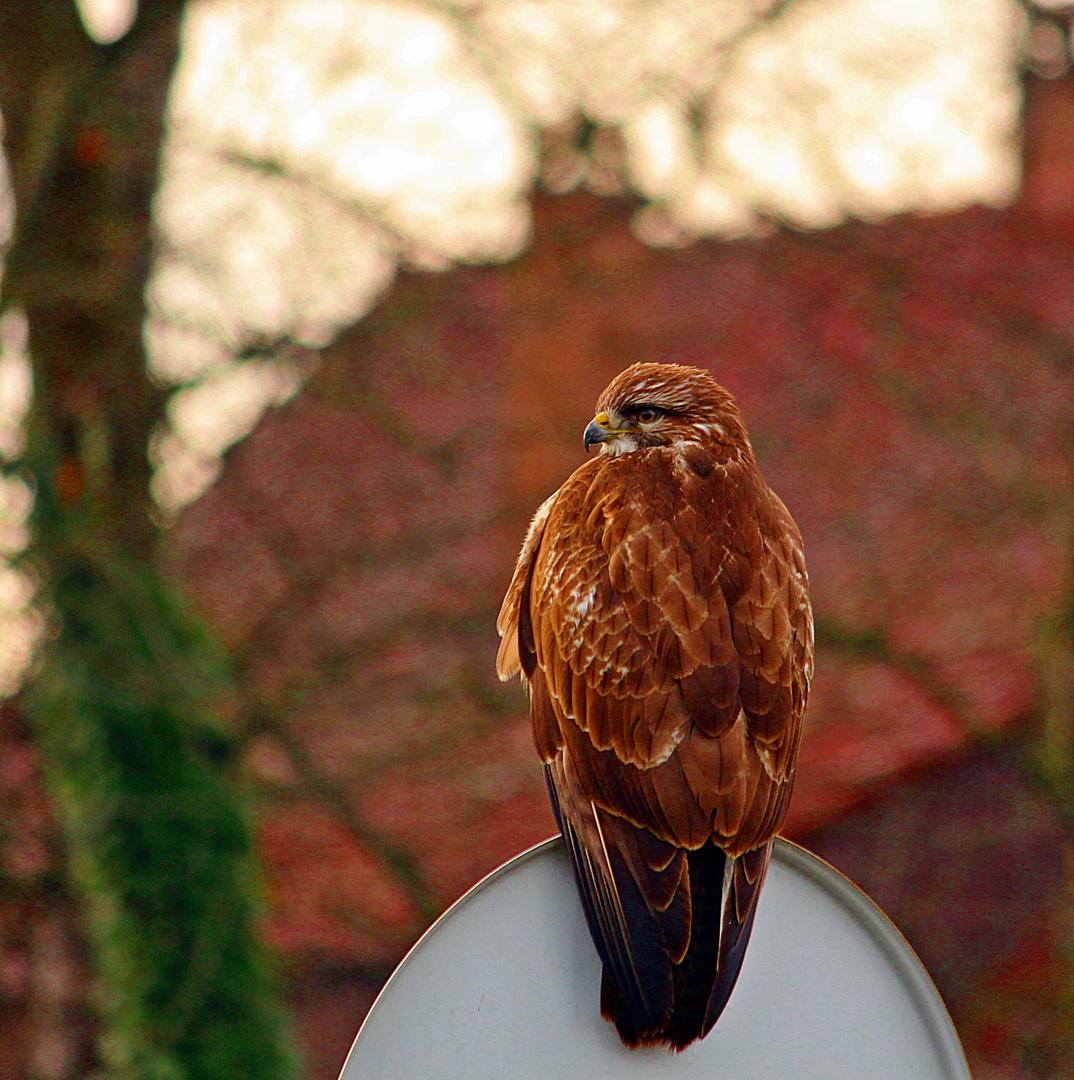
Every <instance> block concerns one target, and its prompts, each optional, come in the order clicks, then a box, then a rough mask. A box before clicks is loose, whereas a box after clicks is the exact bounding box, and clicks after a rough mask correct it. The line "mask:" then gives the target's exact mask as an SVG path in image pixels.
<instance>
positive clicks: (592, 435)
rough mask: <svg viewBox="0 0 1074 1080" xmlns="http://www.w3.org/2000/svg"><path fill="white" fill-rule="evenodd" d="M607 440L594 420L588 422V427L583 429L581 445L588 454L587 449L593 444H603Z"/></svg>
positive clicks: (604, 433)
mask: <svg viewBox="0 0 1074 1080" xmlns="http://www.w3.org/2000/svg"><path fill="white" fill-rule="evenodd" d="M607 438H608V433H607V432H606V431H605V430H604V428H602V427H601V426H600V425H599V424H598V423H597V422H596V421H595V420H592V421H590V423H589V426H588V427H587V428H586V429H585V434H584V435H583V436H582V445H583V446H584V447H585V452H586V453H587V454H588V453H589V448H590V447H591V446H592V445H593V444H594V443H602V442H605V441H606V440H607Z"/></svg>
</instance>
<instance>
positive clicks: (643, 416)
mask: <svg viewBox="0 0 1074 1080" xmlns="http://www.w3.org/2000/svg"><path fill="white" fill-rule="evenodd" d="M659 415H660V413H658V412H657V411H656V409H651V408H648V407H646V408H644V409H639V410H638V419H639V420H640V421H641V422H642V423H643V424H651V423H652V422H653V421H654V420H655V419H656V418H657V417H658V416H659Z"/></svg>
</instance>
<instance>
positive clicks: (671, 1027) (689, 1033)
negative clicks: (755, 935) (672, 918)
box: [664, 841, 772, 1050]
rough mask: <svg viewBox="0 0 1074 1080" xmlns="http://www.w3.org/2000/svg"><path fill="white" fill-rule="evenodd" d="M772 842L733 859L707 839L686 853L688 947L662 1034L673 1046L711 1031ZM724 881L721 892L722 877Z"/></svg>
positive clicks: (732, 978)
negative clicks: (689, 906)
mask: <svg viewBox="0 0 1074 1080" xmlns="http://www.w3.org/2000/svg"><path fill="white" fill-rule="evenodd" d="M771 851H772V842H771V841H769V842H768V843H767V844H765V845H764V847H760V848H756V849H755V850H753V851H748V852H746V853H745V854H744V855H741V856H739V857H738V858H737V859H734V860H733V861H732V862H731V865H730V867H728V858H727V856H726V855H724V853H723V852H722V851H721V850H720V849H719V848H718V847H716V846H715V845H714V844H712V843H711V842H709V843H707V844H706V845H705V846H704V847H703V848H700V849H699V850H698V851H692V852H690V854H689V856H688V858H689V863H690V894H691V898H692V900H693V905H694V910H693V918H692V920H691V928H690V933H691V937H690V949H689V951H688V952H687V954H686V957H685V959H684V960H683V962H682V964H681V965H680V966H679V967H678V969H677V970H676V971H675V1009H674V1011H673V1012H672V1014H671V1019H670V1020H669V1021H668V1024H667V1027H666V1028H665V1030H664V1036H665V1038H666V1040H667V1042H668V1043H670V1045H671V1046H673V1047H674V1048H675V1049H676V1050H682V1049H684V1048H685V1047H687V1046H689V1044H690V1043H692V1042H693V1041H694V1040H695V1039H700V1038H703V1037H704V1036H705V1035H707V1034H708V1033H709V1031H711V1030H712V1026H713V1025H714V1024H715V1023H716V1021H717V1020H718V1019H719V1017H720V1014H721V1013H722V1012H723V1010H724V1006H725V1005H726V1004H727V1002H728V999H729V998H730V997H731V991H732V990H734V988H735V983H736V982H737V981H738V974H739V972H740V971H741V970H742V961H743V959H744V957H745V955H746V945H747V943H748V942H749V939H750V932H751V931H752V930H753V920H754V916H755V915H756V913H757V897H758V895H759V893H760V891H761V885H762V884H763V883H764V876H765V872H766V870H767V869H768V860H769V856H770V854H771ZM725 874H726V875H727V876H728V877H729V880H728V881H727V889H726V897H725V896H724V891H725V889H724V877H725Z"/></svg>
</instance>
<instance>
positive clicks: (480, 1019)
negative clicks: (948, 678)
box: [340, 837, 970, 1080]
mask: <svg viewBox="0 0 1074 1080" xmlns="http://www.w3.org/2000/svg"><path fill="white" fill-rule="evenodd" d="M599 999H600V961H599V960H598V958H597V954H596V951H595V950H594V948H593V945H592V942H591V941H590V938H589V931H588V930H587V928H586V924H585V918H584V917H583V915H582V905H581V903H580V902H579V899H578V894H577V892H576V890H575V885H574V879H573V877H572V876H571V868H570V864H569V862H568V860H567V855H566V852H565V850H564V848H563V845H562V841H561V840H560V839H559V838H558V837H557V838H555V839H553V840H547V841H545V843H543V844H539V845H538V846H537V847H534V848H531V849H530V850H529V851H527V852H525V853H524V854H522V855H519V856H518V857H517V858H515V859H512V860H511V861H510V862H509V863H506V864H505V865H504V866H501V867H500V869H499V870H496V871H494V872H493V873H492V874H490V875H489V876H488V877H487V878H485V879H484V880H483V881H481V882H480V883H479V884H477V885H475V886H474V887H473V888H472V889H471V890H470V891H469V892H468V893H467V894H466V895H465V896H464V897H463V898H462V899H461V900H459V901H458V902H457V903H456V904H455V905H454V906H452V907H451V908H450V909H449V910H448V911H447V912H446V914H444V915H443V916H442V917H441V918H440V919H439V920H438V921H437V922H436V923H435V924H434V925H433V926H432V927H431V928H430V929H429V930H428V931H427V932H426V933H425V935H424V936H423V937H422V938H421V940H420V941H419V942H418V943H417V944H416V945H415V946H414V948H413V949H411V950H410V952H409V953H408V954H407V956H406V957H405V958H404V960H403V961H402V963H401V964H400V965H399V967H398V968H396V970H395V974H394V975H392V977H391V979H389V980H388V983H387V984H386V985H385V987H384V989H383V990H382V991H381V993H380V996H379V997H378V998H377V1000H376V1002H375V1003H374V1004H373V1008H372V1009H371V1010H370V1012H369V1015H368V1016H367V1017H366V1020H365V1023H363V1024H362V1027H361V1029H360V1030H359V1032H358V1036H357V1038H356V1039H355V1040H354V1045H353V1046H352V1047H351V1051H350V1054H349V1055H348V1056H347V1061H346V1063H345V1064H344V1066H343V1072H342V1074H341V1076H340V1080H597V1078H602V1077H609V1078H614V1080H635V1078H638V1080H640V1078H645V1080H658V1078H659V1080H664V1078H674V1080H696V1078H701V1077H705V1078H707V1080H712V1078H717V1077H718V1078H719V1080H762V1078H764V1080H970V1073H969V1069H968V1068H967V1067H966V1059H965V1057H964V1056H963V1053H962V1047H961V1045H960V1043H959V1041H958V1036H957V1035H956V1034H955V1029H954V1027H953V1026H952V1024H951V1020H950V1018H949V1017H948V1015H947V1010H946V1009H945V1008H944V1005H943V1002H942V1001H941V1000H940V996H939V994H938V993H937V992H936V988H935V987H934V986H933V985H932V981H931V980H930V979H929V977H928V974H927V973H926V972H925V969H924V968H923V967H922V966H921V962H920V961H919V960H918V959H917V957H916V956H915V955H914V952H913V950H912V949H911V948H910V946H909V945H907V943H906V941H905V940H904V938H903V937H902V935H901V934H899V932H898V931H897V930H896V929H895V927H894V926H892V924H891V923H890V922H889V921H888V920H887V918H886V917H885V916H884V915H883V913H882V912H881V911H880V909H879V908H877V907H876V905H875V904H873V902H872V901H871V900H870V899H869V898H868V897H867V896H866V895H865V894H864V893H862V892H861V891H860V890H859V889H857V888H856V887H855V886H854V885H852V884H851V883H850V882H849V881H847V880H846V878H844V877H843V876H842V875H841V874H839V873H838V871H836V870H834V869H833V868H832V867H830V866H829V865H828V864H827V863H825V862H823V861H822V860H820V859H818V858H817V857H816V856H815V855H812V854H810V853H809V852H808V851H805V850H804V849H803V848H800V847H798V846H797V845H795V844H792V843H789V842H788V841H786V840H782V839H779V840H777V841H776V846H775V850H774V852H773V858H772V864H771V867H770V869H769V871H768V879H767V881H766V882H765V886H764V889H763V891H762V893H761V897H760V900H759V906H758V910H757V921H756V923H755V925H754V928H753V934H752V936H751V938H750V944H749V948H748V950H747V952H746V959H745V962H744V963H743V965H742V973H741V975H740V976H739V980H738V983H737V985H736V987H735V991H734V993H733V994H732V995H731V1000H730V1002H729V1003H728V1005H727V1008H726V1009H725V1010H724V1013H723V1015H722V1016H721V1017H720V1019H719V1020H718V1021H717V1023H716V1026H715V1028H713V1030H712V1031H711V1033H710V1034H709V1035H708V1036H707V1037H706V1038H705V1039H703V1040H701V1041H700V1042H696V1043H694V1044H693V1045H692V1046H690V1047H688V1048H687V1049H686V1050H685V1051H684V1052H683V1053H681V1054H674V1053H672V1052H670V1051H668V1050H664V1049H645V1050H627V1049H626V1048H625V1047H624V1046H623V1045H622V1044H621V1043H620V1041H619V1038H618V1036H617V1035H616V1033H615V1028H614V1027H613V1026H612V1025H611V1024H609V1023H607V1022H606V1021H605V1020H602V1019H601V1017H600V1006H599Z"/></svg>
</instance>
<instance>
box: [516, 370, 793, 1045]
mask: <svg viewBox="0 0 1074 1080" xmlns="http://www.w3.org/2000/svg"><path fill="white" fill-rule="evenodd" d="M594 444H599V445H600V453H599V454H597V455H596V456H595V457H594V458H591V459H590V460H588V461H587V462H586V463H585V464H583V465H582V466H581V467H580V468H578V469H577V470H576V471H575V472H574V473H573V474H572V475H571V476H570V477H569V478H568V480H567V481H566V483H565V484H564V485H563V486H562V487H561V488H560V489H559V490H558V491H557V492H556V493H555V494H554V495H552V496H551V497H550V498H549V499H547V500H546V501H545V502H544V503H543V504H542V505H541V507H540V508H539V509H538V511H537V513H536V515H535V516H534V518H533V522H532V523H531V525H530V527H529V532H528V533H527V535H526V539H525V542H524V543H523V545H522V552H521V554H520V555H519V558H518V564H517V566H516V568H515V572H514V577H513V578H512V580H511V584H510V586H509V588H508V590H507V595H506V597H505V598H504V602H503V608H502V610H501V611H500V616H499V620H498V622H497V629H498V630H499V632H500V635H501V637H502V639H503V640H502V641H501V643H500V650H499V654H498V656H497V660H496V664H497V671H498V673H499V676H500V678H501V679H508V678H510V677H511V676H512V675H514V674H515V673H516V672H518V671H519V669H521V673H522V678H523V681H524V682H525V683H526V685H527V687H528V689H529V698H530V715H531V718H532V722H533V737H534V741H535V743H536V745H537V752H538V753H539V755H540V757H541V760H542V761H543V762H544V767H545V776H546V779H547V782H548V791H549V794H550V796H551V800H552V806H553V809H554V811H555V815H556V819H557V821H558V823H559V826H560V830H561V831H562V833H563V837H564V839H565V840H566V844H567V850H568V852H569V853H570V858H571V862H572V864H573V867H574V873H575V878H576V880H577V883H578V891H579V893H580V894H581V899H582V905H583V907H584V909H585V915H586V919H587V921H588V924H589V929H590V932H591V934H592V936H593V942H594V944H595V945H596V948H597V952H598V953H599V954H600V958H601V960H602V961H603V965H604V973H603V979H602V983H601V996H600V1001H601V1013H602V1015H603V1016H604V1017H605V1018H606V1019H608V1020H612V1021H614V1023H615V1026H616V1028H617V1029H618V1032H619V1035H620V1037H621V1038H622V1040H623V1042H624V1043H626V1044H627V1045H628V1046H632V1047H634V1046H651V1045H668V1046H671V1047H674V1048H675V1049H676V1050H682V1049H683V1048H684V1047H685V1046H687V1045H688V1044H689V1043H691V1042H692V1041H693V1040H694V1039H697V1038H700V1037H702V1036H704V1035H705V1034H707V1032H708V1031H709V1029H710V1028H711V1027H712V1025H713V1024H714V1023H715V1022H716V1019H717V1018H718V1017H719V1015H720V1013H721V1011H722V1010H723V1008H724V1005H725V1004H726V1003H727V1000H728V997H729V996H730V994H731V991H732V989H733V987H734V984H735V980H736V978H737V977H738V972H739V969H740V967H741V965H742V958H743V955H744V953H745V949H746V943H747V941H748V939H749V935H750V930H751V928H752V926H753V919H754V915H755V913H756V910H757V896H758V894H759V892H760V889H761V885H762V883H763V881H764V877H765V871H766V869H767V867H768V861H769V856H770V854H771V850H772V837H773V834H774V833H775V831H776V829H777V828H778V827H779V825H780V822H781V821H782V820H783V816H784V814H785V813H786V810H787V802H788V799H789V798H790V793H791V785H792V782H793V779H794V763H795V755H796V753H797V750H798V743H799V739H800V736H801V731H802V714H803V712H804V710H805V705H806V697H807V694H808V691H809V680H810V677H811V674H812V667H813V622H812V615H811V612H810V606H809V597H808V583H807V577H806V568H805V562H804V560H803V557H802V540H801V537H800V535H799V533H798V529H797V528H796V527H795V524H794V521H793V520H792V519H791V516H790V514H789V513H788V512H787V510H786V508H785V507H784V505H783V503H782V502H780V500H779V499H778V498H777V497H776V496H775V495H774V494H773V493H772V491H770V490H769V488H768V486H767V485H766V484H765V481H764V479H763V478H762V477H761V474H760V471H759V470H758V468H757V463H756V462H755V461H754V457H753V451H752V449H751V447H750V442H749V439H748V437H747V435H746V431H745V428H744V427H743V424H742V419H741V417H740V415H739V412H738V409H737V408H736V406H735V404H734V400H733V399H732V397H731V395H730V394H729V393H728V392H727V391H726V390H724V389H723V388H722V387H721V386H719V385H718V384H717V383H716V382H715V381H714V380H713V378H712V377H711V376H710V375H709V374H708V373H707V372H705V371H701V370H699V369H697V368H690V367H680V366H678V365H675V364H635V365H634V366H633V367H629V368H627V369H626V370H625V371H623V372H621V373H620V374H619V375H618V376H617V377H616V378H615V379H614V380H612V383H611V384H610V385H609V386H608V388H607V389H606V390H605V391H604V393H603V394H601V396H600V398H599V400H598V401H597V415H596V417H595V418H594V419H593V421H592V422H591V423H590V424H589V426H588V427H587V428H586V429H585V447H586V449H587V450H588V449H589V447H590V446H592V445H594Z"/></svg>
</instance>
